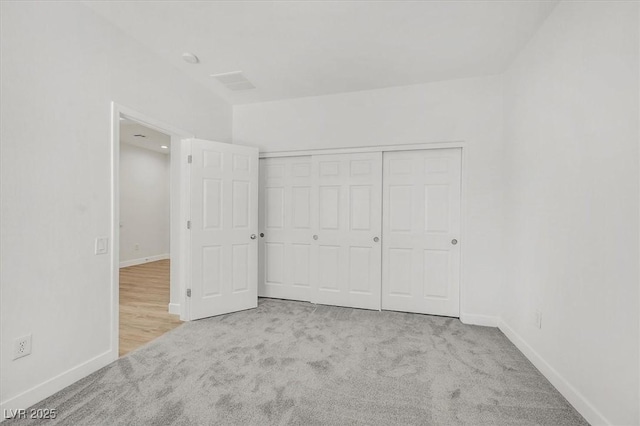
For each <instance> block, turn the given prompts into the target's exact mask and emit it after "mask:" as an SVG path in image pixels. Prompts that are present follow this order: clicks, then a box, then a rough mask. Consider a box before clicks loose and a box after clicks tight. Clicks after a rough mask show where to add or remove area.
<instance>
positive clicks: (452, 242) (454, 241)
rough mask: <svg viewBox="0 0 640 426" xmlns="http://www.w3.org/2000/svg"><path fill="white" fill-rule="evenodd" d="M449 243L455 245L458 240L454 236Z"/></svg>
mask: <svg viewBox="0 0 640 426" xmlns="http://www.w3.org/2000/svg"><path fill="white" fill-rule="evenodd" d="M451 244H453V245H454V246H455V245H456V244H458V240H456V239H455V238H454V239H453V240H451Z"/></svg>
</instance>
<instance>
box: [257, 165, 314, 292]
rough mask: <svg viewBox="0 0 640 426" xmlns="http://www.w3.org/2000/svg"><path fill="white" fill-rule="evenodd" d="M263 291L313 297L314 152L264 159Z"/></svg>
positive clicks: (261, 213) (262, 203) (261, 198)
mask: <svg viewBox="0 0 640 426" xmlns="http://www.w3.org/2000/svg"><path fill="white" fill-rule="evenodd" d="M259 198H260V224H259V228H260V244H259V249H260V254H259V256H260V262H259V264H260V267H259V273H258V277H259V278H258V295H259V296H261V297H275V298H279V299H292V300H304V301H309V300H311V299H310V278H309V277H310V275H309V274H310V260H311V258H310V256H311V241H312V239H311V235H312V229H311V157H310V156H307V157H284V158H266V159H262V160H260V196H259Z"/></svg>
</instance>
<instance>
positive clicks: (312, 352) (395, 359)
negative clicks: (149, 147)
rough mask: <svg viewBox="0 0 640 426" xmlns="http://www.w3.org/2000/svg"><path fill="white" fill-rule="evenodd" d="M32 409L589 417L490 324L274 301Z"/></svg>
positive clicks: (214, 419)
mask: <svg viewBox="0 0 640 426" xmlns="http://www.w3.org/2000/svg"><path fill="white" fill-rule="evenodd" d="M34 408H56V409H57V410H58V417H57V418H56V419H55V420H53V421H51V420H48V421H43V423H46V424H48V425H54V424H69V425H101V424H104V425H116V424H120V425H141V424H154V425H168V424H177V425H187V424H198V425H204V424H220V425H223V424H243V425H244V424H247V425H272V424H273V425H289V424H291V425H294V424H295V425H320V424H325V425H346V424H355V425H392V424H398V425H417V424H421V425H449V424H469V425H498V424H501V425H525V424H545V425H583V424H587V423H586V422H585V420H584V419H583V418H582V417H581V416H580V415H579V414H578V413H577V412H576V411H575V410H574V409H573V408H572V407H571V406H570V405H569V403H568V402H567V401H566V400H565V399H564V398H563V397H562V396H561V395H560V394H559V393H558V392H557V391H556V390H555V389H554V388H553V387H552V386H551V384H550V383H549V382H548V381H547V380H546V379H545V378H544V377H543V376H542V375H541V374H540V373H539V372H538V371H537V370H536V369H535V368H534V367H533V365H531V363H529V361H528V360H527V359H526V358H525V357H524V356H523V355H522V354H521V353H520V352H519V351H518V349H516V348H515V346H513V345H512V344H511V343H510V342H509V341H508V340H507V338H506V337H505V336H504V335H503V334H502V333H501V332H500V331H499V330H498V329H495V328H488V327H476V326H467V325H463V324H462V323H460V321H458V320H457V319H451V318H443V317H434V316H428V315H416V314H404V313H397V312H374V311H364V310H357V309H348V308H337V307H329V306H316V305H312V304H309V303H302V302H290V301H282V300H273V299H260V303H259V306H258V308H257V309H254V310H250V311H244V312H238V313H234V314H229V315H224V316H220V317H215V318H210V319H205V320H201V321H194V322H191V323H186V324H184V325H182V326H180V327H178V328H176V329H175V330H173V331H171V332H169V333H167V334H165V335H163V336H162V337H160V338H158V339H157V340H155V341H153V342H151V343H149V344H147V345H146V346H143V347H142V348H140V349H138V350H136V351H134V352H131V353H130V354H128V355H127V356H125V357H123V358H121V359H119V360H118V361H116V362H114V363H112V364H110V365H109V366H107V367H105V368H103V369H101V370H100V371H97V372H96V373H94V374H92V375H91V376H89V377H87V378H85V379H83V380H81V381H79V382H77V383H75V384H73V385H71V386H70V387H68V388H66V389H64V390H63V391H61V392H59V393H57V394H56V395H53V396H52V397H50V398H48V399H47V400H45V401H42V402H41V403H39V404H37V405H36V407H34ZM25 423H27V421H20V420H19V421H8V422H6V423H5V424H6V425H14V424H25Z"/></svg>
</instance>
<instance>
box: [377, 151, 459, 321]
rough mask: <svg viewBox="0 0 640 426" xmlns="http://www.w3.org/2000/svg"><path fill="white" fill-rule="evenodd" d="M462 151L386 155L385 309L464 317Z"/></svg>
mask: <svg viewBox="0 0 640 426" xmlns="http://www.w3.org/2000/svg"><path fill="white" fill-rule="evenodd" d="M460 185H461V150H460V149H437V150H425V151H402V152H389V153H385V154H384V193H383V209H384V223H383V236H384V239H383V246H382V247H383V256H382V258H383V267H382V270H383V278H382V309H388V310H394V311H405V312H417V313H423V314H434V315H446V316H453V317H458V316H459V315H460V308H459V297H460V271H459V270H460V244H459V243H458V239H459V238H460Z"/></svg>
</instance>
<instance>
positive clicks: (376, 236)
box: [311, 152, 382, 309]
mask: <svg viewBox="0 0 640 426" xmlns="http://www.w3.org/2000/svg"><path fill="white" fill-rule="evenodd" d="M311 187H312V198H311V202H312V204H311V206H312V207H311V214H312V223H313V227H314V229H313V237H312V238H313V241H312V250H311V289H312V294H311V301H312V302H313V303H320V304H328V305H337V306H349V307H355V308H366V309H380V279H381V278H380V275H381V271H380V264H381V242H380V231H381V216H382V215H381V206H382V200H381V195H382V154H381V153H380V152H377V153H364V154H339V155H314V156H313V157H312V186H311Z"/></svg>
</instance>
